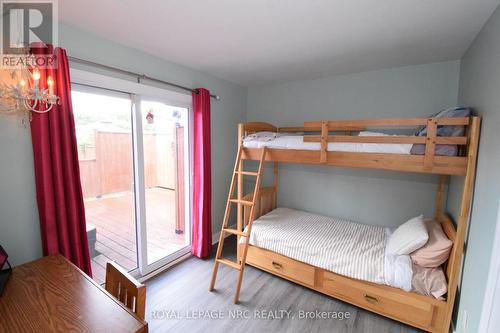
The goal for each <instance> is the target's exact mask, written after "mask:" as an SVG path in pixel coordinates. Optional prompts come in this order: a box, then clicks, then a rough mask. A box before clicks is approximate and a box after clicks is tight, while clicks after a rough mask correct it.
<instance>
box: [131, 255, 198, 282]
mask: <svg viewBox="0 0 500 333" xmlns="http://www.w3.org/2000/svg"><path fill="white" fill-rule="evenodd" d="M192 256H193V255H192V254H191V251H189V252H188V253H186V254H184V255H182V256H180V257H179V258H177V259H174V260H172V261H171V262H169V263H168V264H166V265H163V266H162V267H160V268H158V269H156V270H154V271H152V272H151V273H149V274H147V275H145V276H142V277H139V278H138V280H139V282H141V283H143V282H144V281H147V280H149V279H151V278H153V277H155V276H156V275H158V274H160V273H163V272H164V271H166V270H167V269H169V268H172V267H173V266H175V265H177V264H180V263H181V262H183V261H185V260H187V259H189V258H191V257H192Z"/></svg>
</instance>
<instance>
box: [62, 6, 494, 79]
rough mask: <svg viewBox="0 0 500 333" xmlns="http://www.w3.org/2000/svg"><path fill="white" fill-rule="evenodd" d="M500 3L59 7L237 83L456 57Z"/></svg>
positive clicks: (86, 26) (87, 26)
mask: <svg viewBox="0 0 500 333" xmlns="http://www.w3.org/2000/svg"><path fill="white" fill-rule="evenodd" d="M499 2H500V0H143V1H139V0H80V1H68V0H64V1H59V4H60V8H59V16H60V18H61V20H62V21H64V22H66V23H68V24H70V25H72V26H76V27H78V28H80V29H82V30H86V31H90V32H92V33H95V34H97V35H99V36H102V37H105V38H107V39H110V40H114V41H116V42H119V43H121V44H124V45H126V46H131V47H134V48H137V49H141V50H143V51H145V52H147V53H151V54H154V55H156V56H158V57H161V58H163V59H166V60H169V61H172V62H175V63H178V64H182V65H185V66H188V67H191V68H194V69H197V70H200V71H203V72H206V73H209V74H212V75H214V76H217V77H220V78H224V79H227V80H229V81H233V82H236V83H240V84H242V85H257V84H263V83H270V82H281V81H287V80H294V79H305V78H316V77H321V76H326V75H334V74H346V73H353V72H362V71H368V70H375V69H381V68H388V67H396V66H404V65H412V64H421V63H428V62H435V61H444V60H451V59H459V58H460V57H461V56H462V55H463V54H464V52H465V51H466V50H467V48H468V46H469V45H470V43H471V42H472V41H473V39H474V37H475V36H476V35H477V33H478V32H479V31H480V29H481V27H482V26H483V24H484V23H485V22H486V20H487V19H488V18H489V17H490V15H491V14H492V13H493V11H494V9H495V8H496V7H497V5H498V4H499Z"/></svg>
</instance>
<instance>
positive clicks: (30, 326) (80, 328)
mask: <svg viewBox="0 0 500 333" xmlns="http://www.w3.org/2000/svg"><path fill="white" fill-rule="evenodd" d="M147 331H148V324H147V323H146V322H145V321H143V320H141V319H139V318H138V317H137V316H136V315H135V314H134V313H133V312H131V311H130V310H129V309H127V308H126V307H125V306H123V305H122V304H121V303H120V302H118V301H117V300H116V299H114V298H113V297H112V296H111V295H110V294H109V293H108V292H106V291H105V290H104V289H103V288H102V287H101V286H99V285H98V284H97V283H95V282H94V281H93V280H92V279H91V278H90V277H88V276H87V275H86V274H85V273H83V272H82V271H81V270H79V269H78V268H77V267H76V266H74V265H73V264H71V263H70V262H69V261H68V260H66V259H65V258H64V257H62V256H60V255H56V256H48V257H44V258H41V259H38V260H36V261H33V262H30V263H27V264H24V265H21V266H18V267H15V268H14V269H13V271H12V275H11V277H10V279H9V281H8V282H7V286H6V288H5V290H4V292H3V295H2V296H1V297H0V332H92V333H94V332H105V333H113V332H120V333H122V332H136V333H147Z"/></svg>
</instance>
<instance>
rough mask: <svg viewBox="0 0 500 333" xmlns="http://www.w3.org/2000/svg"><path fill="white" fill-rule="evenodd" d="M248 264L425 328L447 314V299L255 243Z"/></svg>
mask: <svg viewBox="0 0 500 333" xmlns="http://www.w3.org/2000/svg"><path fill="white" fill-rule="evenodd" d="M247 263H248V264H250V265H252V266H256V267H258V268H261V269H263V270H265V271H268V272H270V273H272V274H275V275H278V276H281V277H283V278H285V279H288V280H291V281H294V282H297V283H299V284H301V285H304V286H306V287H309V288H311V289H313V290H316V291H319V292H321V293H323V294H327V295H329V296H332V297H335V298H338V299H340V300H343V301H346V302H348V303H351V304H354V305H357V306H359V307H362V308H364V309H367V310H370V311H373V312H376V313H379V314H382V315H385V316H387V317H391V318H394V319H397V320H400V321H403V322H406V323H408V324H412V325H415V326H417V327H420V328H422V329H424V330H428V331H438V327H439V326H440V324H441V323H440V321H441V320H442V318H443V316H444V311H445V305H446V302H443V301H438V300H434V299H431V298H428V297H426V296H421V295H417V294H414V293H407V292H405V291H403V290H400V289H397V288H392V287H389V286H384V285H378V284H374V283H370V282H365V281H360V280H355V279H351V278H348V277H344V276H341V275H338V274H335V273H332V272H329V271H326V270H324V269H321V268H318V267H314V266H311V265H309V264H306V263H303V262H300V261H297V260H294V259H291V258H288V257H286V256H283V255H281V254H278V253H275V252H272V251H269V250H265V249H262V248H259V247H256V246H249V247H248V255H247Z"/></svg>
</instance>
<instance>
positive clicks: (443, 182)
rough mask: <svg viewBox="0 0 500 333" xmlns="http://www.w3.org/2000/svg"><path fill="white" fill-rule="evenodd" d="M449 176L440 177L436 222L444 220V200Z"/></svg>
mask: <svg viewBox="0 0 500 333" xmlns="http://www.w3.org/2000/svg"><path fill="white" fill-rule="evenodd" d="M448 179H449V176H447V175H439V184H438V189H437V192H436V212H435V214H434V218H435V220H436V221H439V222H441V221H442V220H443V213H444V210H443V206H444V205H443V199H444V190H445V187H446V184H447V183H448Z"/></svg>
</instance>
